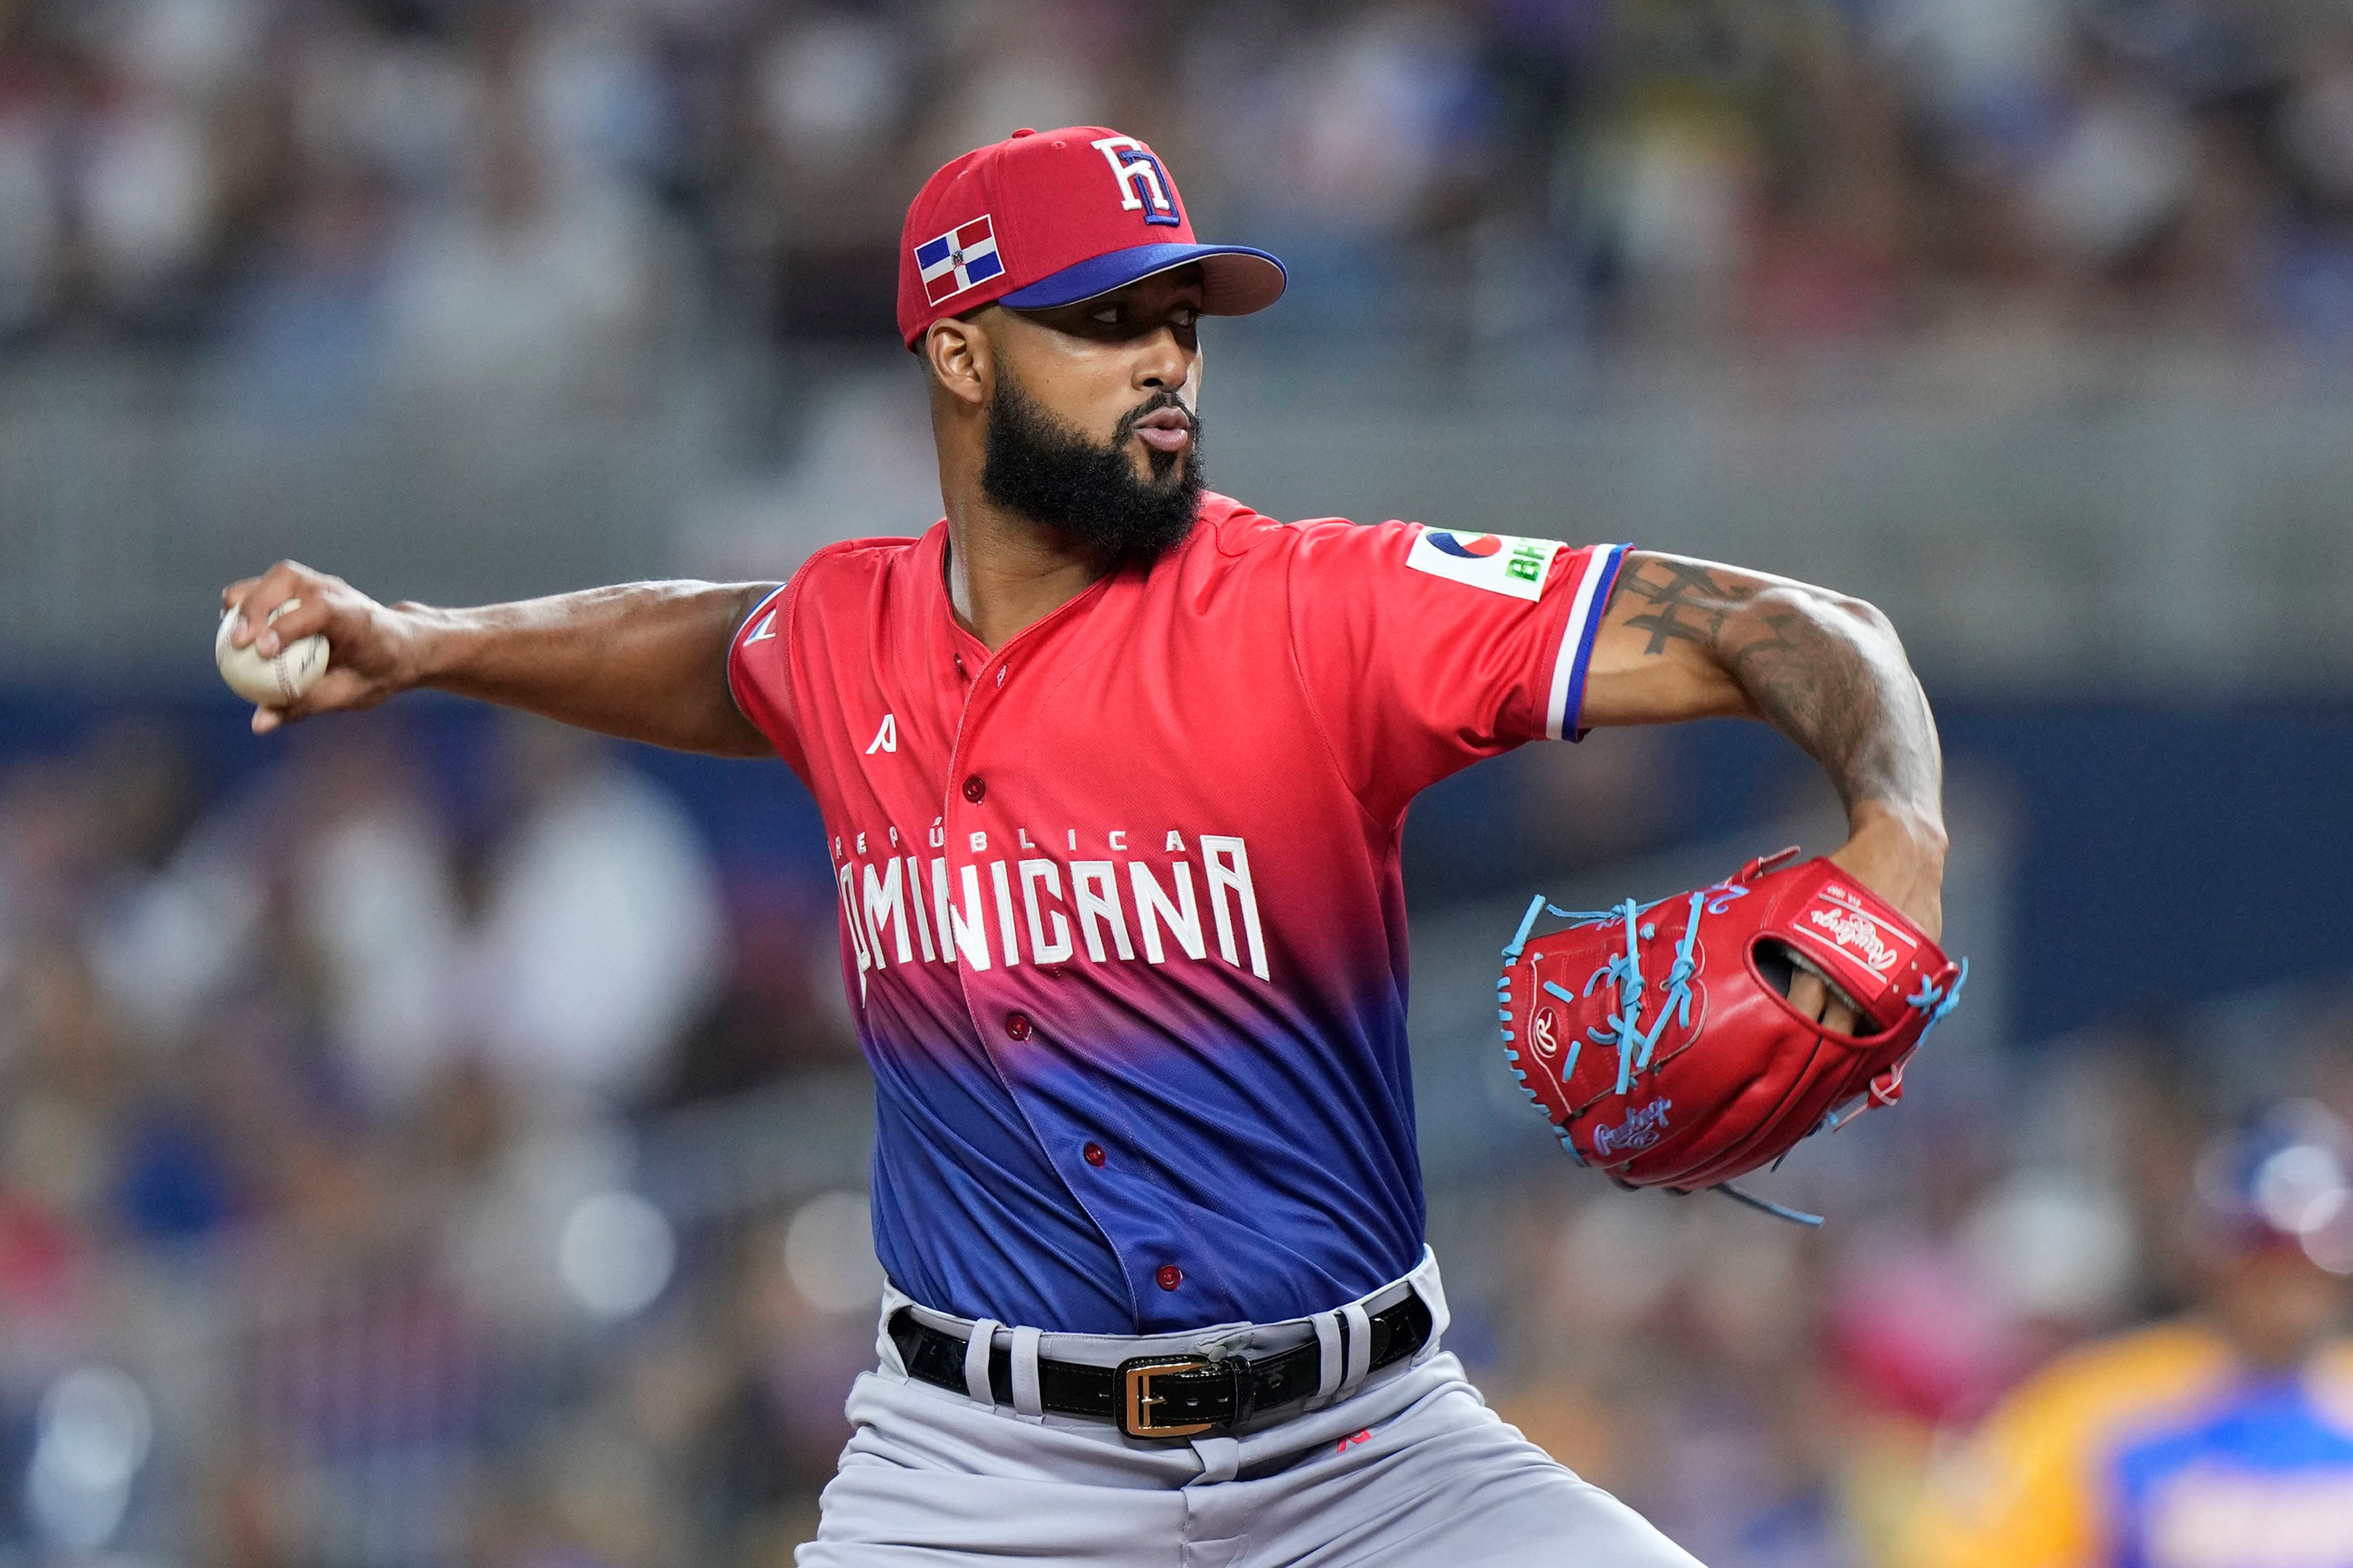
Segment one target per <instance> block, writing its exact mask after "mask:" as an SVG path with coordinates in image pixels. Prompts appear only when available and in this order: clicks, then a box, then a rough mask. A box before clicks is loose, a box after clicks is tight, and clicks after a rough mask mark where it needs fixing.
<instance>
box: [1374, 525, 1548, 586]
mask: <svg viewBox="0 0 2353 1568" xmlns="http://www.w3.org/2000/svg"><path fill="white" fill-rule="evenodd" d="M1567 548H1568V546H1567V545H1565V544H1563V543H1561V542H1560V541H1558V540H1556V539H1514V538H1512V537H1511V536H1510V535H1508V534H1502V533H1457V532H1455V531H1452V530H1450V529H1444V528H1425V529H1423V530H1422V531H1420V532H1419V533H1417V534H1415V535H1414V538H1413V548H1412V549H1410V550H1409V551H1407V552H1406V554H1405V563H1406V567H1407V569H1408V570H1409V571H1414V572H1427V573H1429V574H1430V575H1431V576H1433V577H1443V578H1445V579H1446V580H1447V581H1448V582H1450V583H1461V584H1468V585H1469V586H1471V587H1473V588H1484V589H1486V590H1487V591H1488V592H1489V593H1491V594H1504V595H1509V596H1510V597H1512V598H1514V599H1525V600H1527V601H1528V602H1529V603H1530V604H1534V603H1535V601H1536V600H1537V599H1539V598H1541V597H1542V596H1543V595H1544V581H1545V574H1546V573H1547V572H1549V571H1551V570H1552V562H1553V557H1554V556H1556V555H1558V554H1559V553H1560V552H1562V551H1564V550H1566V549H1567Z"/></svg>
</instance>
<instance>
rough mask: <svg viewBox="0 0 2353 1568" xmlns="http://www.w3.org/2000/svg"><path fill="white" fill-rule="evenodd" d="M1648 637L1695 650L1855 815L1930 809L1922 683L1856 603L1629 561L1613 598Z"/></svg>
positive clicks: (1661, 647)
mask: <svg viewBox="0 0 2353 1568" xmlns="http://www.w3.org/2000/svg"><path fill="white" fill-rule="evenodd" d="M1621 595H1622V596H1624V597H1626V598H1627V599H1629V600H1630V601H1639V604H1630V605H1629V607H1630V608H1633V609H1635V611H1636V613H1634V614H1631V615H1627V616H1624V618H1623V620H1622V621H1621V622H1620V624H1621V625H1622V626H1626V627H1627V628H1628V629H1629V630H1632V631H1640V632H1647V633H1649V634H1650V637H1649V640H1648V641H1647V642H1646V643H1645V644H1644V645H1643V647H1642V652H1643V653H1644V654H1646V655H1650V656H1653V657H1656V656H1659V655H1662V654H1664V653H1666V652H1667V650H1668V646H1669V644H1671V643H1673V642H1687V643H1691V644H1694V645H1695V646H1696V647H1699V648H1700V649H1701V650H1703V651H1704V652H1705V653H1706V655H1707V656H1708V657H1709V658H1711V659H1712V660H1714V661H1715V663H1716V664H1717V665H1719V666H1720V667H1721V668H1723V669H1724V670H1725V673H1726V674H1728V675H1729V676H1731V678H1732V679H1733V680H1734V682H1735V683H1736V684H1737V685H1738V686H1739V687H1740V689H1741V690H1742V691H1744V692H1745V693H1746V695H1747V698H1748V701H1749V703H1750V705H1751V706H1752V707H1753V708H1754V709H1755V710H1756V711H1757V716H1758V717H1759V718H1762V719H1764V720H1765V721H1767V723H1769V724H1771V725H1772V726H1773V727H1774V728H1775V729H1777V730H1778V731H1781V732H1782V733H1783V734H1785V735H1787V736H1788V737H1789V739H1790V740H1792V741H1794V742H1797V744H1798V745H1799V747H1801V748H1803V749H1804V751H1805V752H1807V753H1808V754H1809V755H1810V756H1811V757H1813V758H1814V760H1815V761H1817V762H1819V763H1821V765H1822V767H1823V769H1824V771H1826V772H1827V773H1829V774H1830V776H1831V783H1832V784H1835V785H1836V786H1837V788H1838V792H1839V797H1840V799H1841V800H1842V801H1843V802H1844V803H1845V804H1846V805H1847V807H1848V809H1849V810H1852V808H1853V807H1854V805H1856V803H1858V802H1860V801H1864V800H1882V801H1888V802H1891V803H1897V804H1903V805H1919V806H1924V807H1926V808H1928V809H1931V810H1933V809H1935V807H1936V799H1937V795H1938V788H1937V779H1938V775H1939V773H1941V771H1942V769H1941V763H1940V762H1939V759H1938V755H1937V748H1936V726H1935V722H1934V721H1933V720H1932V719H1931V718H1930V717H1929V714H1928V707H1927V703H1926V700H1925V699H1924V698H1923V697H1922V695H1921V693H1920V688H1919V683H1918V682H1917V681H1916V680H1915V679H1913V676H1912V671H1911V667H1910V666H1909V665H1908V664H1906V663H1905V658H1904V653H1903V649H1902V647H1900V646H1899V645H1898V644H1897V643H1896V641H1895V637H1894V632H1893V631H1892V629H1890V628H1889V627H1888V626H1887V625H1886V623H1885V621H1884V620H1883V619H1881V618H1879V617H1878V616H1876V614H1875V613H1873V612H1871V611H1869V610H1868V609H1863V610H1862V611H1861V613H1860V614H1858V613H1857V608H1858V607H1857V606H1855V605H1853V603H1852V601H1848V600H1841V599H1840V598H1839V597H1838V596H1836V595H1830V594H1825V593H1822V592H1820V591H1819V590H1815V589H1810V588H1803V587H1799V586H1798V585H1796V584H1772V583H1759V582H1757V581H1755V580H1753V579H1747V578H1745V577H1743V576H1742V575H1741V574H1737V573H1732V572H1726V571H1724V570H1722V569H1720V568H1711V567H1708V566H1706V565H1704V564H1702V563H1697V562H1691V561H1679V560H1672V559H1669V558H1664V557H1660V556H1642V557H1638V558H1636V559H1633V560H1630V561H1629V562H1628V563H1627V564H1626V568H1625V570H1624V571H1622V572H1621V573H1620V574H1619V578H1618V582H1617V584H1616V586H1615V587H1614V588H1613V590H1612V592H1611V595H1610V599H1611V607H1612V608H1613V609H1615V608H1616V606H1617V603H1618V601H1619V599H1620V596H1621Z"/></svg>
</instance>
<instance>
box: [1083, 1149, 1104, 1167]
mask: <svg viewBox="0 0 2353 1568" xmlns="http://www.w3.org/2000/svg"><path fill="white" fill-rule="evenodd" d="M1079 1158H1080V1159H1082V1160H1084V1161H1085V1162H1086V1163H1088V1164H1090V1165H1092V1166H1093V1167H1094V1168H1095V1169H1096V1170H1098V1171H1100V1170H1102V1169H1103V1145H1102V1144H1100V1143H1090V1144H1088V1145H1087V1146H1086V1147H1085V1148H1083V1149H1082V1150H1080V1151H1079Z"/></svg>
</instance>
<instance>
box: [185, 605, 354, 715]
mask: <svg viewBox="0 0 2353 1568" xmlns="http://www.w3.org/2000/svg"><path fill="white" fill-rule="evenodd" d="M301 602H302V601H301V600H300V599H289V600H287V601H286V602H285V603H284V604H282V605H279V606H278V607H277V608H276V609H274V610H272V611H270V612H269V618H270V619H271V620H273V621H274V620H276V619H277V618H278V617H279V616H282V615H284V614H285V613H286V612H287V611H289V610H290V609H292V608H293V607H294V606H295V605H299V604H301ZM236 625H237V612H236V611H235V610H234V609H232V610H230V611H228V612H227V614H225V615H224V616H221V623H220V630H219V631H218V632H216V634H214V637H213V662H215V663H216V664H217V665H219V666H220V672H221V679H223V680H226V681H227V682H228V689H230V690H231V691H234V692H236V693H237V695H238V696H239V697H242V698H244V699H245V700H247V701H248V702H253V703H258V704H259V705H260V706H262V707H264V708H283V707H286V706H287V705H288V704H290V703H292V702H294V701H296V700H299V699H300V698H301V695H302V694H303V693H304V692H306V691H308V690H310V689H311V688H312V687H313V686H316V685H317V684H318V683H319V677H321V676H322V675H324V674H326V673H327V639H326V638H325V637H318V636H315V635H314V636H311V637H300V638H297V639H296V640H295V641H293V642H290V643H288V644H287V645H286V646H285V647H281V648H280V649H279V650H278V657H277V658H263V657H262V656H261V650H260V648H259V647H258V646H256V645H255V644H252V643H248V644H247V645H246V646H245V647H237V646H235V645H234V644H232V643H231V642H230V641H229V640H228V635H229V632H230V630H231V628H233V627H234V626H236Z"/></svg>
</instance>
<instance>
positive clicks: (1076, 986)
mask: <svg viewBox="0 0 2353 1568" xmlns="http://www.w3.org/2000/svg"><path fill="white" fill-rule="evenodd" d="M1420 534H1421V530H1420V529H1419V525H1416V524H1409V523H1384V524H1380V525H1377V526H1374V527H1364V528H1360V527H1357V526H1356V525H1354V524H1351V523H1348V522H1345V521H1337V520H1327V521H1315V522H1308V523H1300V524H1286V523H1278V522H1274V521H1271V520H1269V519H1266V518H1263V517H1261V516H1259V515H1258V514H1257V513H1255V512H1252V511H1250V510H1249V509H1248V508H1245V507H1242V506H1240V505H1239V504H1238V503H1236V502H1234V501H1231V500H1226V499H1225V498H1222V497H1211V498H1209V499H1208V501H1207V502H1206V503H1205V506H1204V509H1203V515H1202V521H1201V525H1200V526H1199V527H1198V529H1197V530H1196V531H1194V533H1193V534H1192V536H1191V537H1190V538H1189V539H1188V540H1187V542H1185V543H1183V544H1182V545H1180V546H1178V547H1177V548H1176V549H1175V550H1173V551H1171V552H1168V553H1167V554H1166V555H1164V556H1163V557H1161V558H1160V559H1159V560H1157V561H1155V562H1153V563H1150V564H1148V565H1145V564H1142V563H1138V564H1134V565H1131V566H1128V567H1125V568H1124V569H1122V570H1120V571H1119V572H1116V573H1114V574H1113V575H1112V576H1110V577H1108V578H1106V579H1104V580H1103V581H1102V582H1100V583H1097V584H1095V585H1094V586H1092V587H1091V588H1090V589H1088V590H1087V591H1086V592H1085V593H1083V594H1082V595H1079V596H1078V597H1077V598H1076V599H1074V600H1072V601H1071V603H1070V604H1068V605H1064V606H1063V607H1062V608H1060V610H1058V611H1056V612H1055V613H1054V614H1053V615H1051V616H1048V617H1047V618H1046V619H1045V620H1043V621H1041V622H1039V624H1038V625H1036V626H1031V627H1029V629H1028V630H1026V631H1024V632H1022V633H1021V634H1020V635H1019V636H1018V637H1014V638H1013V639H1012V640H1011V641H1009V642H1008V643H1007V644H1006V645H1005V646H1004V647H1001V648H999V649H997V651H996V653H995V654H993V655H992V654H991V653H990V652H989V650H988V649H987V647H984V646H983V645H982V644H981V643H980V642H979V641H978V640H977V639H976V638H975V637H972V636H971V635H970V634H969V633H967V632H965V630H964V629H963V628H962V627H961V626H958V625H957V623H956V621H955V616H954V615H953V613H952V611H951V608H950V605H949V603H948V598H947V595H946V590H945V579H944V565H945V558H946V542H947V534H946V526H945V524H944V523H941V524H937V525H934V527H933V528H932V529H931V530H930V531H928V532H926V533H925V534H924V535H923V537H921V538H920V539H914V540H906V539H889V540H860V541H852V542H848V543H844V544H839V545H835V546H832V547H830V548H828V549H827V550H824V551H821V552H818V554H817V555H815V556H813V557H812V558H811V559H810V560H809V562H808V563H807V565H805V566H804V567H803V568H802V569H801V571H800V572H799V573H798V574H797V575H796V576H795V577H794V579H793V581H792V582H791V583H790V584H787V585H786V587H785V588H783V589H780V590H779V591H778V593H777V594H776V595H774V596H773V598H772V600H771V601H770V602H767V603H764V604H763V605H761V606H760V607H759V608H757V609H755V610H754V612H753V614H752V616H750V617H749V618H748V619H747V620H746V621H745V623H744V628H743V629H742V630H741V631H739V632H738V634H737V637H736V640H735V644H734V647H733V651H732V653H731V656H730V661H729V679H730V682H731V684H732V687H733V690H734V693H735V698H736V701H737V703H738V704H739V705H740V706H741V707H742V708H743V710H744V713H745V714H746V715H747V716H749V717H750V718H751V719H752V720H753V721H754V722H755V723H756V724H758V725H759V726H760V728H761V729H762V731H764V732H765V733H766V734H767V735H768V736H769V738H770V739H771V740H772V741H773V742H775V744H776V749H777V751H778V752H779V753H780V754H781V755H782V756H783V757H784V758H785V760H786V762H787V763H789V764H790V765H791V766H792V767H793V769H794V771H795V772H796V773H798V774H799V775H800V777H801V778H802V780H803V781H804V782H805V783H807V785H808V787H809V788H810V790H811V791H812V792H813V793H814V794H815V795H816V797H817V800H818V805H819V807H820V809H821V810H822V812H823V814H824V818H825V822H826V825H827V832H828V839H829V847H830V848H831V851H832V856H833V865H834V870H835V875H836V880H837V889H838V890H839V895H840V900H839V901H840V905H841V916H842V921H841V961H842V972H843V980H844V984H846V985H847V986H848V988H849V999H850V1004H851V1007H852V1010H853V1012H854V1014H855V1016H856V1018H857V1020H858V1028H859V1034H860V1040H861V1042H862V1044H863V1047H864V1049H865V1054H866V1057H867V1059H868V1060H869V1062H870V1063H871V1065H872V1068H873V1070H874V1075H875V1086H876V1109H877V1135H876V1143H875V1152H874V1168H873V1193H874V1216H875V1243H876V1247H877V1248H878V1250H879V1252H880V1253H881V1258H882V1262H883V1266H884V1267H885V1268H887V1269H888V1270H889V1272H890V1274H891V1277H892V1279H893V1280H894V1281H895V1282H896V1283H897V1284H898V1285H899V1287H900V1288H901V1289H903V1290H905V1291H906V1292H907V1293H908V1294H909V1295H911V1296H913V1297H914V1298H915V1299H916V1300H921V1301H923V1302H925V1303H927V1304H930V1305H933V1306H935V1307H938V1308H941V1309H943V1310H947V1311H952V1312H956V1313H959V1314H962V1315H965V1316H967V1317H975V1318H979V1317H988V1318H994V1319H997V1321H1002V1322H1008V1323H1018V1324H1029V1325H1034V1326H1036V1327H1039V1328H1042V1329H1046V1330H1050V1331H1066V1332H1098V1333H1137V1332H1161V1331H1174V1330H1179V1329H1187V1328H1196V1327H1199V1326H1202V1325H1204V1324H1209V1323H1222V1322H1232V1321H1274V1320H1279V1319H1283V1318H1291V1317H1297V1316H1301V1315H1303V1314H1305V1313H1308V1312H1312V1311H1320V1310H1326V1309H1328V1308H1331V1307H1334V1306H1336V1305H1338V1304H1339V1303H1341V1302H1344V1301H1346V1300H1351V1299H1353V1298H1355V1297H1356V1296H1359V1295H1361V1294H1363V1293H1365V1292H1366V1291H1367V1290H1370V1289H1373V1288H1374V1287H1375V1286H1377V1285H1378V1284H1380V1283H1382V1282H1383V1281H1386V1280H1388V1279H1394V1278H1396V1277H1397V1276H1398V1275H1400V1274H1402V1273H1404V1272H1406V1271H1407V1270H1408V1269H1409V1268H1412V1267H1413V1266H1414V1264H1415V1263H1416V1262H1418V1261H1419V1258H1420V1253H1421V1245H1422V1222H1423V1206H1422V1195H1421V1180H1420V1172H1419V1165H1418V1163H1417V1161H1416V1156H1415V1149H1414V1120H1413V1100H1412V1090H1411V1081H1410V1077H1409V1071H1408V1063H1407V1042H1406V1037H1405V1015H1406V987H1407V973H1406V970H1407V959H1406V931H1405V909H1404V899H1403V890H1402V886H1401V883H1400V879H1399V875H1398V841H1399V836H1400V834H1401V832H1402V829H1403V826H1404V818H1405V809H1406V806H1407V804H1408V803H1409V801H1410V800H1411V799H1412V798H1413V796H1414V795H1416V794H1417V793H1418V792H1419V791H1420V790H1421V789H1422V788H1424V787H1426V786H1427V785H1429V784H1431V783H1434V782H1435V781H1436V780H1438V779H1440V778H1442V777H1444V776H1445V775H1446V774H1448V773H1452V772H1454V771H1455V770H1456V769H1458V768H1461V767H1462V766H1465V765H1467V764H1468V763H1472V762H1475V761H1477V760H1478V759H1480V758H1482V757H1485V756H1491V755H1494V754H1496V753H1498V752H1504V751H1507V750H1509V749H1511V748H1512V747H1514V746H1515V745H1518V744H1520V743H1521V742H1525V741H1528V740H1532V739H1535V738H1539V737H1542V736H1545V735H1546V734H1554V735H1560V734H1571V735H1573V734H1575V733H1576V732H1577V704H1578V703H1579V701H1580V700H1581V695H1582V688H1583V678H1584V665H1585V660H1586V658H1588V655H1589V653H1590V649H1591V641H1592V639H1591V629H1592V625H1593V623H1594V622H1595V621H1596V620H1597V619H1598V618H1599V613H1600V607H1601V605H1603V604H1604V602H1605V601H1606V600H1607V598H1608V593H1609V583H1610V581H1611V580H1612V578H1613V576H1614V574H1615V573H1616V571H1617V568H1618V564H1619V562H1620V559H1621V558H1622V555H1623V547H1621V546H1600V547H1595V548H1591V549H1581V550H1571V549H1560V550H1557V551H1554V552H1548V558H1543V559H1538V560H1537V561H1536V563H1535V564H1534V565H1529V561H1530V559H1531V557H1530V555H1529V552H1526V551H1521V552H1518V554H1519V559H1520V561H1521V563H1522V565H1523V566H1524V567H1526V571H1525V573H1524V575H1525V577H1526V579H1527V580H1526V582H1525V586H1524V589H1523V590H1522V591H1517V592H1515V591H1512V590H1511V588H1510V587H1509V586H1508V585H1506V586H1504V587H1495V586H1487V585H1482V583H1479V582H1472V581H1463V580H1459V579H1457V578H1452V577H1449V576H1446V575H1442V574H1438V573H1434V572H1432V571H1430V570H1427V569H1423V568H1420V567H1418V566H1415V565H1411V564H1409V557H1411V555H1412V552H1413V549H1414V545H1415V542H1416V541H1417V539H1419V537H1420ZM1484 539H1485V536H1482V535H1477V534H1453V535H1449V536H1447V540H1448V542H1461V543H1464V544H1467V545H1469V546H1470V548H1467V549H1461V550H1456V551H1451V552H1446V554H1447V556H1448V558H1449V559H1450V560H1452V561H1457V562H1462V563H1472V566H1476V565H1477V564H1478V563H1482V562H1484V561H1485V560H1486V559H1487V558H1489V557H1495V556H1497V555H1498V552H1497V551H1496V550H1494V549H1486V548H1482V545H1483V543H1484ZM1546 554H1547V552H1541V551H1539V552H1537V555H1538V557H1545V556H1546ZM1426 558H1427V557H1426V556H1425V557H1415V558H1414V559H1416V560H1420V559H1426ZM1494 564H1495V566H1496V568H1497V569H1498V570H1501V569H1503V566H1504V562H1503V561H1502V560H1501V559H1500V558H1499V559H1497V560H1496V562H1495V563H1494ZM1462 569H1463V570H1470V569H1471V567H1464V568H1462ZM1497 581H1498V582H1502V581H1503V579H1501V578H1498V579H1497Z"/></svg>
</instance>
